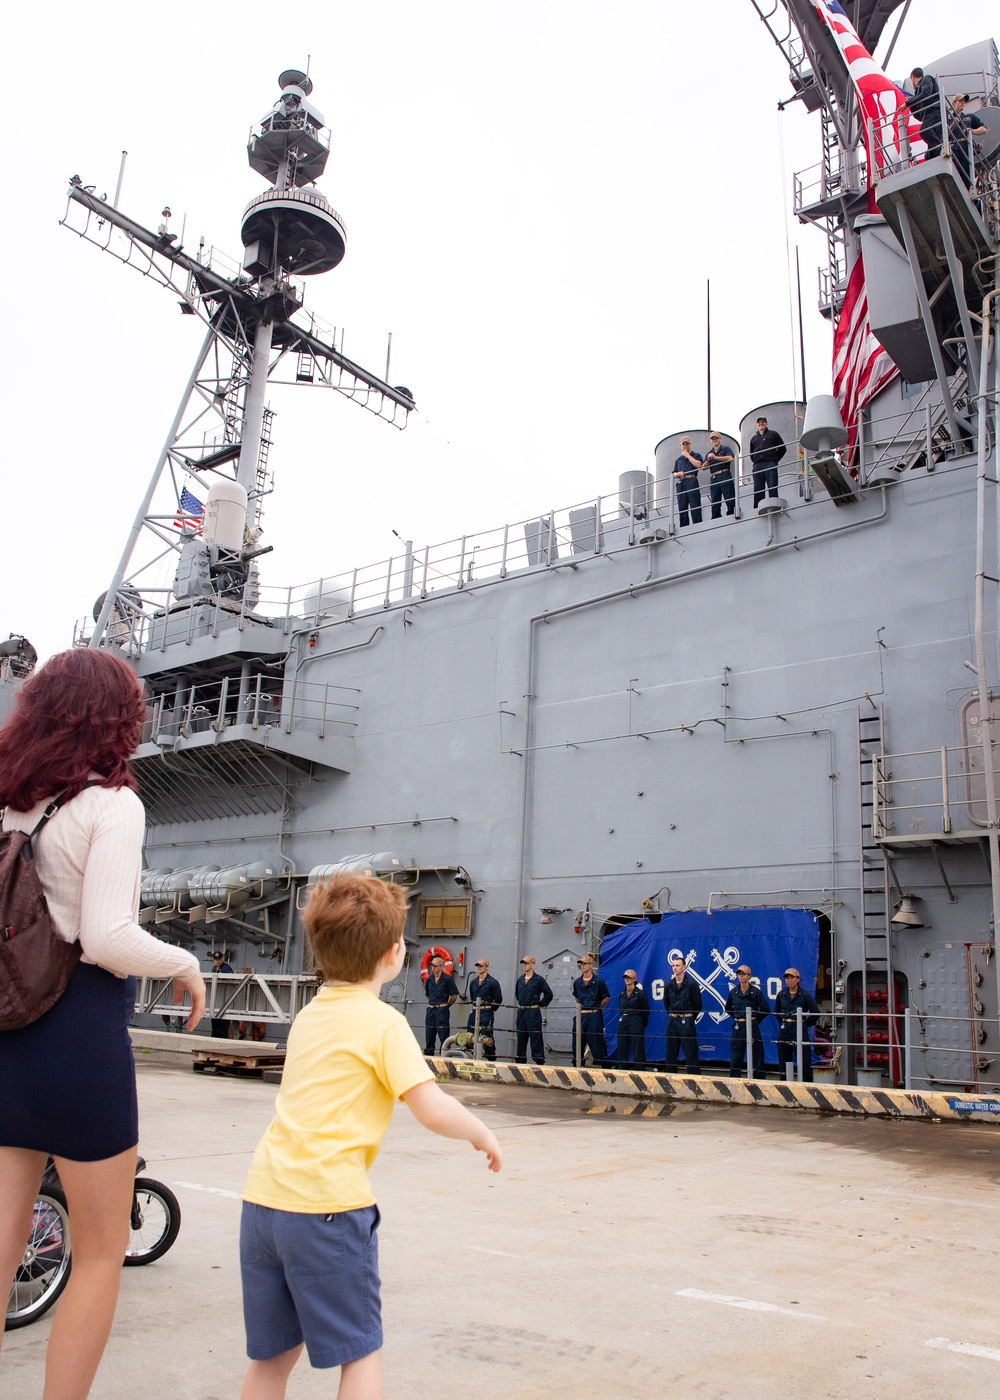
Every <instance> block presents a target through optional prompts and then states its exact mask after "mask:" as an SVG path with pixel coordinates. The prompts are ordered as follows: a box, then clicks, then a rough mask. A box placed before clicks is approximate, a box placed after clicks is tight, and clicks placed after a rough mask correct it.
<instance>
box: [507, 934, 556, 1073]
mask: <svg viewBox="0 0 1000 1400" xmlns="http://www.w3.org/2000/svg"><path fill="white" fill-rule="evenodd" d="M521 966H522V968H523V969H524V971H523V972H522V973H521V976H520V977H519V978H518V979H517V982H516V984H515V986H514V1000H515V1001H516V1002H517V1016H516V1017H515V1020H514V1029H515V1031H516V1032H517V1053H516V1054H515V1056H514V1059H515V1060H516V1061H517V1063H518V1064H519V1065H523V1064H526V1063H527V1059H528V1054H527V1051H528V1041H529V1039H530V1041H531V1058H532V1059H533V1060H534V1062H535V1064H536V1065H544V1063H545V1042H544V1040H543V1039H542V1011H543V1010H544V1009H545V1007H546V1006H548V1004H549V1002H550V1001H551V1000H552V988H551V987H550V986H549V984H548V982H546V980H545V978H544V977H542V976H541V975H540V974H539V973H537V972H536V971H535V960H534V958H533V957H532V956H531V954H530V953H528V954H526V955H525V956H524V957H523V958H522V959H521Z"/></svg>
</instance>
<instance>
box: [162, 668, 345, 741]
mask: <svg viewBox="0 0 1000 1400" xmlns="http://www.w3.org/2000/svg"><path fill="white" fill-rule="evenodd" d="M357 702H358V692H357V691H356V690H353V689H352V688H350V687H348V686H342V685H329V684H324V683H320V682H315V681H303V680H298V681H297V683H296V685H295V687H294V689H291V690H289V692H288V693H287V694H286V693H285V688H284V687H283V683H282V677H281V676H280V675H279V676H277V677H267V676H265V675H263V674H260V673H258V674H257V675H256V676H250V677H248V678H247V679H246V680H245V681H243V682H242V683H241V681H240V680H239V679H235V680H230V679H229V678H228V677H227V678H225V679H224V680H222V681H212V682H208V683H206V684H200V685H181V686H178V687H177V689H175V690H173V691H171V692H169V693H167V694H163V695H158V696H156V697H155V699H154V700H153V701H152V702H151V704H150V708H149V718H148V720H147V721H146V724H145V726H144V729H143V736H142V738H143V743H154V744H162V745H168V744H171V743H174V742H176V741H177V740H178V739H187V738H190V737H191V736H192V735H194V734H205V733H211V732H214V733H216V734H221V733H222V732H223V731H224V730H226V729H228V728H230V727H231V726H233V725H248V726H249V727H250V729H252V730H257V729H264V728H267V727H271V728H278V729H282V730H283V731H284V732H285V733H286V734H291V733H293V732H294V733H299V734H302V733H305V734H313V735H315V736H316V737H317V738H320V739H325V738H326V736H327V735H328V734H330V735H340V736H346V735H349V734H350V733H351V732H352V731H353V730H354V728H355V727H356V725H357V710H358V703H357Z"/></svg>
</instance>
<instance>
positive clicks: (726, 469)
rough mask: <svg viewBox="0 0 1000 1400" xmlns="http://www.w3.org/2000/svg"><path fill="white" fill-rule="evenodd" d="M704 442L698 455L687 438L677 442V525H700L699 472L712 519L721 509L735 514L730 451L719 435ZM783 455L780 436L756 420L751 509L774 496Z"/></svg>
mask: <svg viewBox="0 0 1000 1400" xmlns="http://www.w3.org/2000/svg"><path fill="white" fill-rule="evenodd" d="M708 441H709V447H708V451H707V452H705V453H701V452H695V451H693V449H692V446H691V439H690V438H689V437H683V438H681V442H680V448H681V455H680V456H679V457H678V458H677V459H676V460H675V462H674V489H675V491H676V493H677V517H678V523H679V524H680V525H687V524H689V523H693V524H695V525H700V524H701V485H700V482H699V477H698V473H699V472H702V473H704V472H708V490H709V498H710V500H711V503H712V519H713V520H718V519H719V518H720V516H721V515H722V507H723V506H725V507H726V514H727V515H733V514H735V511H736V481H735V479H734V476H733V464H734V460H735V458H734V455H733V449H732V448H731V447H730V446H729V445H728V444H727V443H725V442H723V441H722V434H721V433H710V434H709V439H708ZM786 451H787V448H786V446H785V440H784V438H783V437H782V436H781V434H780V433H777V432H775V431H774V429H773V428H769V427H768V425H767V419H766V418H764V417H760V418H758V419H757V431H756V432H755V433H754V435H753V437H752V438H751V439H750V462H751V465H752V468H753V503H754V509H756V508H757V506H759V505H760V503H761V501H762V500H763V499H764V497H765V496H777V494H778V463H779V462H780V461H781V459H782V457H784V455H785V452H786Z"/></svg>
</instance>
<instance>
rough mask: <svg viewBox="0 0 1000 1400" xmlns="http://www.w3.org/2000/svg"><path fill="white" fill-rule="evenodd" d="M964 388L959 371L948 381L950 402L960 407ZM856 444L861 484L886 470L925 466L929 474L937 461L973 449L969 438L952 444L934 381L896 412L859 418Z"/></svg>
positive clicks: (962, 372) (965, 381) (965, 382)
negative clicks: (857, 443) (857, 445)
mask: <svg viewBox="0 0 1000 1400" xmlns="http://www.w3.org/2000/svg"><path fill="white" fill-rule="evenodd" d="M967 386H968V376H967V374H966V371H965V370H964V369H959V370H958V371H957V372H956V373H955V374H954V375H952V377H951V380H950V389H951V395H952V400H953V402H955V403H956V404H957V405H959V406H962V405H963V404H964V398H963V396H964V394H965V391H966V388H967ZM858 442H859V453H858V456H859V463H860V471H861V479H862V481H863V482H864V483H867V482H869V481H871V479H872V477H873V476H874V475H875V474H876V473H877V472H884V471H886V470H888V471H896V472H903V471H908V470H909V469H911V468H912V467H917V466H925V467H927V468H928V470H930V471H933V470H934V468H935V466H937V465H938V464H939V463H940V462H943V461H945V460H947V459H948V458H950V457H955V456H958V455H960V454H963V453H967V452H972V451H973V450H974V448H975V442H974V439H973V438H972V436H971V435H970V436H968V437H965V438H962V439H960V440H959V441H958V442H957V443H956V442H953V441H952V439H951V431H950V428H949V425H948V419H947V415H946V413H945V407H944V402H943V400H942V398H941V391H940V389H939V387H938V383H937V380H932V381H931V382H930V383H929V384H927V385H925V387H924V388H923V389H922V390H921V391H920V393H919V394H917V395H915V396H914V398H913V399H912V401H911V402H910V403H909V404H904V406H903V407H902V408H901V409H900V410H899V412H898V413H886V414H882V415H881V416H880V417H879V418H873V419H867V420H865V419H863V420H862V422H861V423H860V425H859V431H858Z"/></svg>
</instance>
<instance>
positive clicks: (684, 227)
mask: <svg viewBox="0 0 1000 1400" xmlns="http://www.w3.org/2000/svg"><path fill="white" fill-rule="evenodd" d="M311 11H312V13H311V14H308V15H307V14H306V11H305V10H302V11H300V10H298V8H297V7H289V6H275V5H274V4H273V3H268V4H264V3H258V2H257V0H243V3H240V4H238V5H237V4H231V3H225V4H220V3H211V2H210V3H209V4H207V5H202V6H188V7H180V8H177V7H173V8H171V9H169V10H164V9H163V8H162V7H160V8H157V7H140V6H136V5H134V4H129V5H117V4H109V3H104V4H101V3H100V0H98V3H96V4H94V5H92V6H87V7H83V6H69V5H66V4H62V5H59V6H57V7H55V8H54V9H53V8H52V7H49V8H48V9H45V10H36V11H35V12H34V13H35V14H36V15H40V16H41V18H33V19H31V20H28V19H26V18H24V17H22V15H19V17H18V18H17V19H15V21H14V22H13V25H11V24H10V22H8V36H7V37H8V42H7V46H6V47H7V52H8V54H10V55H11V56H12V57H11V60H10V62H9V63H8V71H7V76H6V90H7V95H8V102H7V112H8V117H7V150H8V156H7V160H8V175H7V180H6V185H7V198H8V205H9V207H12V208H14V209H15V210H16V215H15V217H13V218H11V217H8V219H7V221H6V222H5V224H4V229H3V237H4V239H5V240H6V243H7V246H6V248H5V253H6V262H5V265H6V267H7V269H8V272H7V281H6V289H5V290H6V297H5V309H6V317H7V334H6V336H5V338H4V354H5V359H6V370H5V374H4V383H5V388H6V391H7V407H6V425H5V426H6V432H5V440H6V441H5V446H6V449H7V452H6V457H7V462H6V472H5V480H6V494H5V505H6V509H5V511H4V519H5V525H6V528H5V530H4V548H3V554H2V579H0V633H2V635H4V636H6V634H7V632H8V631H10V630H14V631H19V632H24V633H26V634H27V636H28V637H30V638H31V640H32V641H33V642H34V643H35V645H36V646H37V647H38V649H39V651H40V652H41V654H42V655H43V656H44V655H47V654H49V653H51V652H52V651H54V650H58V649H59V648H61V647H63V646H66V645H68V644H69V641H70V639H71V635H72V624H73V620H74V619H75V618H77V617H80V616H82V615H83V614H85V613H87V612H89V611H90V608H91V606H92V604H93V601H94V599H95V597H96V596H97V595H98V594H99V593H100V592H101V591H102V590H103V589H104V588H105V587H106V586H107V583H108V581H109V579H110V576H111V573H112V571H113V569H114V566H115V564H116V562H117V558H118V555H119V553H120V551H121V548H122V545H123V543H124V540H125V537H126V534H127V531H128V528H129V526H130V524H131V521H132V517H133V515H134V513H135V510H136V507H137V504H138V502H139V500H140V499H141V497H142V494H143V492H144V489H145V486H146V483H147V480H148V477H149V473H150V471H151V469H152V466H153V464H154V462H155V460H156V456H157V453H158V451H159V448H160V446H161V444H162V441H163V438H164V435H165V433H166V430H167V427H168V426H169V423H170V420H171V418H172V416H173V414H174V411H175V409H176V405H177V400H178V398H179V395H180V392H181V389H182V387H183V385H184V382H185V380H186V378H187V376H188V374H189V372H190V368H191V364H192V362H193V359H194V356H195V353H196V350H197V348H198V345H199V343H200V331H199V323H198V322H197V321H195V320H194V319H193V318H191V317H184V316H181V315H180V313H179V311H178V307H177V305H176V301H175V298H174V297H173V296H172V295H170V294H168V293H166V292H164V291H163V290H161V289H159V288H157V287H155V286H153V285H152V284H150V283H149V282H147V281H144V280H143V279H142V278H141V277H140V276H138V275H137V274H136V273H135V272H133V271H131V270H129V269H127V268H124V267H122V266H120V265H119V264H117V263H116V262H115V261H114V260H113V259H112V258H110V257H108V256H106V255H104V254H102V253H100V252H98V251H97V250H96V249H95V248H93V247H91V246H89V245H88V244H85V243H83V242H82V241H80V240H78V239H77V238H75V237H74V236H73V235H72V234H71V233H69V232H68V231H67V230H66V229H63V228H60V227H59V226H58V220H59V219H60V218H61V217H62V214H63V212H64V208H65V189H66V185H67V183H68V179H69V177H70V176H71V175H72V174H74V173H79V174H80V175H81V177H82V178H83V181H84V183H86V184H96V186H97V189H98V193H100V192H101V191H103V190H107V191H108V192H109V193H113V191H114V186H115V180H116V178H117V173H118V164H119V159H120V152H121V150H122V148H126V149H127V150H128V152H129V156H128V163H127V166H126V172H125V182H124V188H123V192H122V199H121V206H122V208H123V209H124V210H125V211H126V212H128V213H129V214H131V215H132V216H134V217H135V218H136V219H138V220H139V221H140V222H141V223H144V224H145V225H146V226H147V227H151V228H155V226H156V224H157V223H158V222H159V213H160V210H161V208H162V207H163V206H164V204H169V205H170V207H171V208H172V209H173V211H174V219H173V222H172V227H173V228H174V229H177V230H178V231H179V229H180V225H181V219H182V218H183V216H184V215H185V214H186V216H187V230H186V235H185V243H186V246H187V247H188V248H190V249H193V248H194V247H195V246H196V244H197V241H198V236H199V234H201V233H204V234H205V235H206V237H207V239H208V241H209V243H214V244H216V245H218V247H220V248H221V249H224V250H226V251H230V252H231V254H232V256H233V257H234V258H238V257H239V256H241V253H242V248H241V243H240V237H239V225H240V216H241V214H242V211H243V208H244V206H245V204H246V202H247V200H248V199H250V198H251V197H252V196H253V195H255V194H257V193H258V192H259V191H260V190H262V189H263V188H264V185H263V182H262V181H261V179H260V177H259V176H257V175H255V174H254V173H253V172H252V171H251V170H250V169H249V167H248V165H247V163H246V153H245V142H246V137H247V133H248V130H249V128H250V126H251V125H252V123H254V122H255V121H257V120H259V118H260V117H261V116H262V115H263V113H264V112H266V111H267V110H268V108H269V107H270V106H271V104H272V103H273V101H274V100H275V98H276V97H277V95H278V88H277V83H276V78H277V75H278V73H279V71H280V70H281V69H282V68H285V67H292V66H305V64H306V61H307V56H311V57H310V59H309V62H310V71H311V74H312V77H313V80H314V82H315V91H314V93H313V98H312V100H313V102H314V103H315V105H317V106H318V107H319V109H320V110H321V111H322V112H323V113H324V114H325V116H326V118H327V121H328V123H329V125H330V127H331V129H332V136H331V155H330V160H329V163H328V166H327V172H326V175H325V176H324V177H323V179H322V180H321V181H320V186H321V188H322V190H323V191H324V193H325V194H326V195H327V197H328V198H329V199H330V201H331V203H332V204H333V205H334V207H335V208H336V209H337V210H338V211H339V212H340V214H341V216H342V217H343V219H344V221H345V223H346V227H347V255H346V257H345V259H344V261H343V263H342V264H341V265H340V267H339V268H337V269H336V270H335V271H333V272H331V273H328V274H327V275H326V276H325V277H320V278H315V279H311V280H310V284H309V289H308V304H309V305H310V306H311V307H312V308H313V309H315V310H316V312H317V313H318V314H319V315H321V316H322V317H323V318H324V319H325V320H327V321H329V322H331V323H335V324H337V325H338V326H344V327H345V328H346V336H345V344H344V349H345V352H346V353H347V354H348V355H350V356H351V357H352V358H354V359H357V360H359V361H360V362H361V363H362V364H366V365H368V366H369V367H370V368H371V369H373V370H374V371H375V372H377V373H379V374H381V373H382V371H383V370H384V367H385V348H386V337H387V334H388V332H389V331H391V332H392V333H393V360H392V373H391V376H390V377H391V379H392V382H393V383H403V384H406V385H408V386H409V388H410V389H411V390H412V391H413V393H414V395H415V397H416V400H417V404H418V406H419V409H420V412H419V413H417V414H415V415H412V416H411V421H410V426H409V427H408V428H407V429H406V431H405V432H404V433H401V434H400V433H397V432H396V431H395V430H394V429H392V428H389V427H387V426H385V425H384V424H382V423H379V422H378V421H376V420H375V419H374V418H373V417H372V416H371V415H369V414H367V413H365V412H364V411H363V410H361V409H360V408H359V407H358V406H357V405H355V404H352V403H349V402H347V401H345V400H343V399H341V398H340V397H339V396H337V395H335V394H332V393H329V392H327V391H320V390H315V389H310V390H307V389H299V388H293V387H287V388H278V387H276V388H274V389H273V390H272V392H271V395H270V403H271V406H272V407H273V408H274V409H275V410H276V415H277V416H276V419H275V433H274V438H275V440H274V447H273V449H272V453H271V465H272V466H273V468H274V471H275V476H276V490H275V494H274V495H273V496H272V497H271V498H270V499H269V501H268V503H267V508H266V514H265V518H264V526H265V531H266V534H265V538H264V541H263V542H264V543H268V544H272V545H273V546H274V553H273V554H271V555H269V556H267V557H266V559H265V560H264V561H262V572H263V578H264V581H265V582H266V583H267V584H269V585H280V586H284V585H287V584H302V583H305V582H307V581H308V580H309V579H311V578H313V577H318V576H320V575H327V576H329V575H331V574H334V573H337V572H340V571H343V570H346V569H349V568H352V567H353V566H354V565H363V564H367V563H370V562H372V561H374V560H375V559H378V558H380V557H384V556H387V555H389V554H390V553H396V552H398V548H399V547H398V544H397V542H396V541H395V540H394V538H393V536H392V534H391V530H392V529H396V530H398V531H399V533H400V535H402V536H404V537H408V538H412V539H413V540H414V541H415V542H416V544H417V546H418V547H420V546H422V545H423V544H425V543H436V542H440V541H443V540H446V539H448V538H450V537H452V536H455V535H461V534H462V533H472V532H474V531H476V530H479V529H484V528H489V527H492V526H497V525H500V524H502V523H503V522H504V521H507V520H509V521H517V520H522V519H524V518H525V517H527V516H530V515H536V514H540V513H543V512H545V511H547V510H549V509H551V508H553V507H556V508H558V507H564V506H569V505H571V504H574V503H576V502H578V501H581V500H585V499H587V498H593V497H594V496H595V495H597V494H599V493H601V494H607V493H609V492H611V491H613V490H614V489H615V488H616V486H617V479H618V474H619V473H620V472H622V471H626V470H630V469H636V468H643V467H645V468H651V467H652V464H653V450H654V447H655V445H656V443H657V441H658V440H659V439H660V438H662V437H664V436H666V435H667V434H668V433H670V432H673V431H676V430H679V429H692V428H695V427H698V426H701V425H703V424H704V421H705V386H704V346H705V324H704V322H705V315H704V303H705V282H706V279H707V278H711V283H712V303H713V311H714V316H713V398H714V413H713V418H714V421H715V425H716V426H718V427H720V428H723V429H724V430H726V431H730V432H734V433H735V432H736V431H737V430H738V424H739V420H740V418H741V417H742V416H743V415H744V414H745V413H746V412H747V411H749V410H751V409H753V408H754V407H756V406H757V405H758V404H760V403H764V402H767V401H769V400H773V399H779V398H785V397H791V396H792V393H793V388H794V385H793V379H792V350H791V331H790V322H789V278H788V269H789V249H790V256H791V260H792V268H793V275H794V249H795V246H796V245H799V246H800V247H801V259H802V280H803V292H804V301H805V327H806V343H807V352H806V358H807V373H808V384H809V390H810V392H811V393H812V392H823V391H828V390H829V381H830V369H829V365H830V345H831V334H830V328H829V326H828V325H827V323H826V322H825V321H823V320H822V319H821V317H820V316H819V314H818V312H817V311H816V268H817V265H818V263H819V262H820V261H821V260H822V258H823V256H824V250H823V244H822V240H821V238H820V235H819V234H818V233H816V232H815V231H811V230H808V229H803V228H800V227H799V226H798V225H797V224H796V223H795V222H794V220H793V219H792V218H791V216H790V213H789V204H790V198H789V191H790V185H791V177H792V172H793V171H794V170H796V169H801V168H802V167H805V166H809V165H812V164H814V163H815V161H816V160H817V159H818V136H819V119H818V116H816V115H813V116H810V115H809V114H807V113H806V112H805V111H804V110H803V109H802V108H801V106H800V105H799V104H793V105H792V106H791V107H790V108H789V109H788V110H787V111H786V112H785V113H784V114H783V115H780V116H779V114H778V113H777V111H776V105H777V102H778V101H779V100H780V99H781V98H783V97H787V96H788V95H789V87H788V80H787V74H786V70H785V66H784V63H783V61H782V59H781V56H780V54H779V53H778V50H777V49H776V48H775V46H774V44H773V43H772V41H771V39H770V38H769V36H768V34H767V32H766V31H765V29H764V27H763V25H762V24H761V23H760V21H759V19H758V17H757V15H756V13H755V11H754V8H753V6H752V4H751V3H750V0H699V3H693V4H683V3H681V0H572V3H570V2H569V0H417V2H416V3H414V0H364V3H359V4H352V5H347V4H344V3H340V0H334V3H326V4H323V5H314V6H312V7H311ZM300 16H301V18H300ZM945 19H946V23H945ZM988 27H989V17H988V15H987V13H986V9H985V7H982V6H973V7H966V8H962V9H955V8H952V7H949V6H943V5H941V4H939V3H935V0H914V3H913V5H912V8H911V14H910V17H909V19H908V20H907V24H906V28H905V30H904V34H903V37H902V38H901V40H900V42H899V45H898V46H897V49H896V52H895V55H894V57H893V61H892V63H891V65H890V72H891V75H892V76H894V77H896V78H899V77H900V76H901V75H902V74H904V73H906V72H908V71H909V69H910V68H911V67H912V66H913V64H915V63H927V62H929V61H931V60H933V58H935V57H936V56H938V55H940V54H942V53H945V52H948V51H950V50H952V49H955V48H958V47H960V46H962V45H964V44H967V43H971V42H973V41H975V40H978V39H982V38H985V37H987V32H988ZM28 56H30V57H31V61H32V71H31V74H30V75H29V74H27V73H26V71H25V67H24V65H25V63H26V61H27V58H28ZM15 64H16V68H15V66H14V65H15ZM786 240H787V244H788V246H787V247H786Z"/></svg>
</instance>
